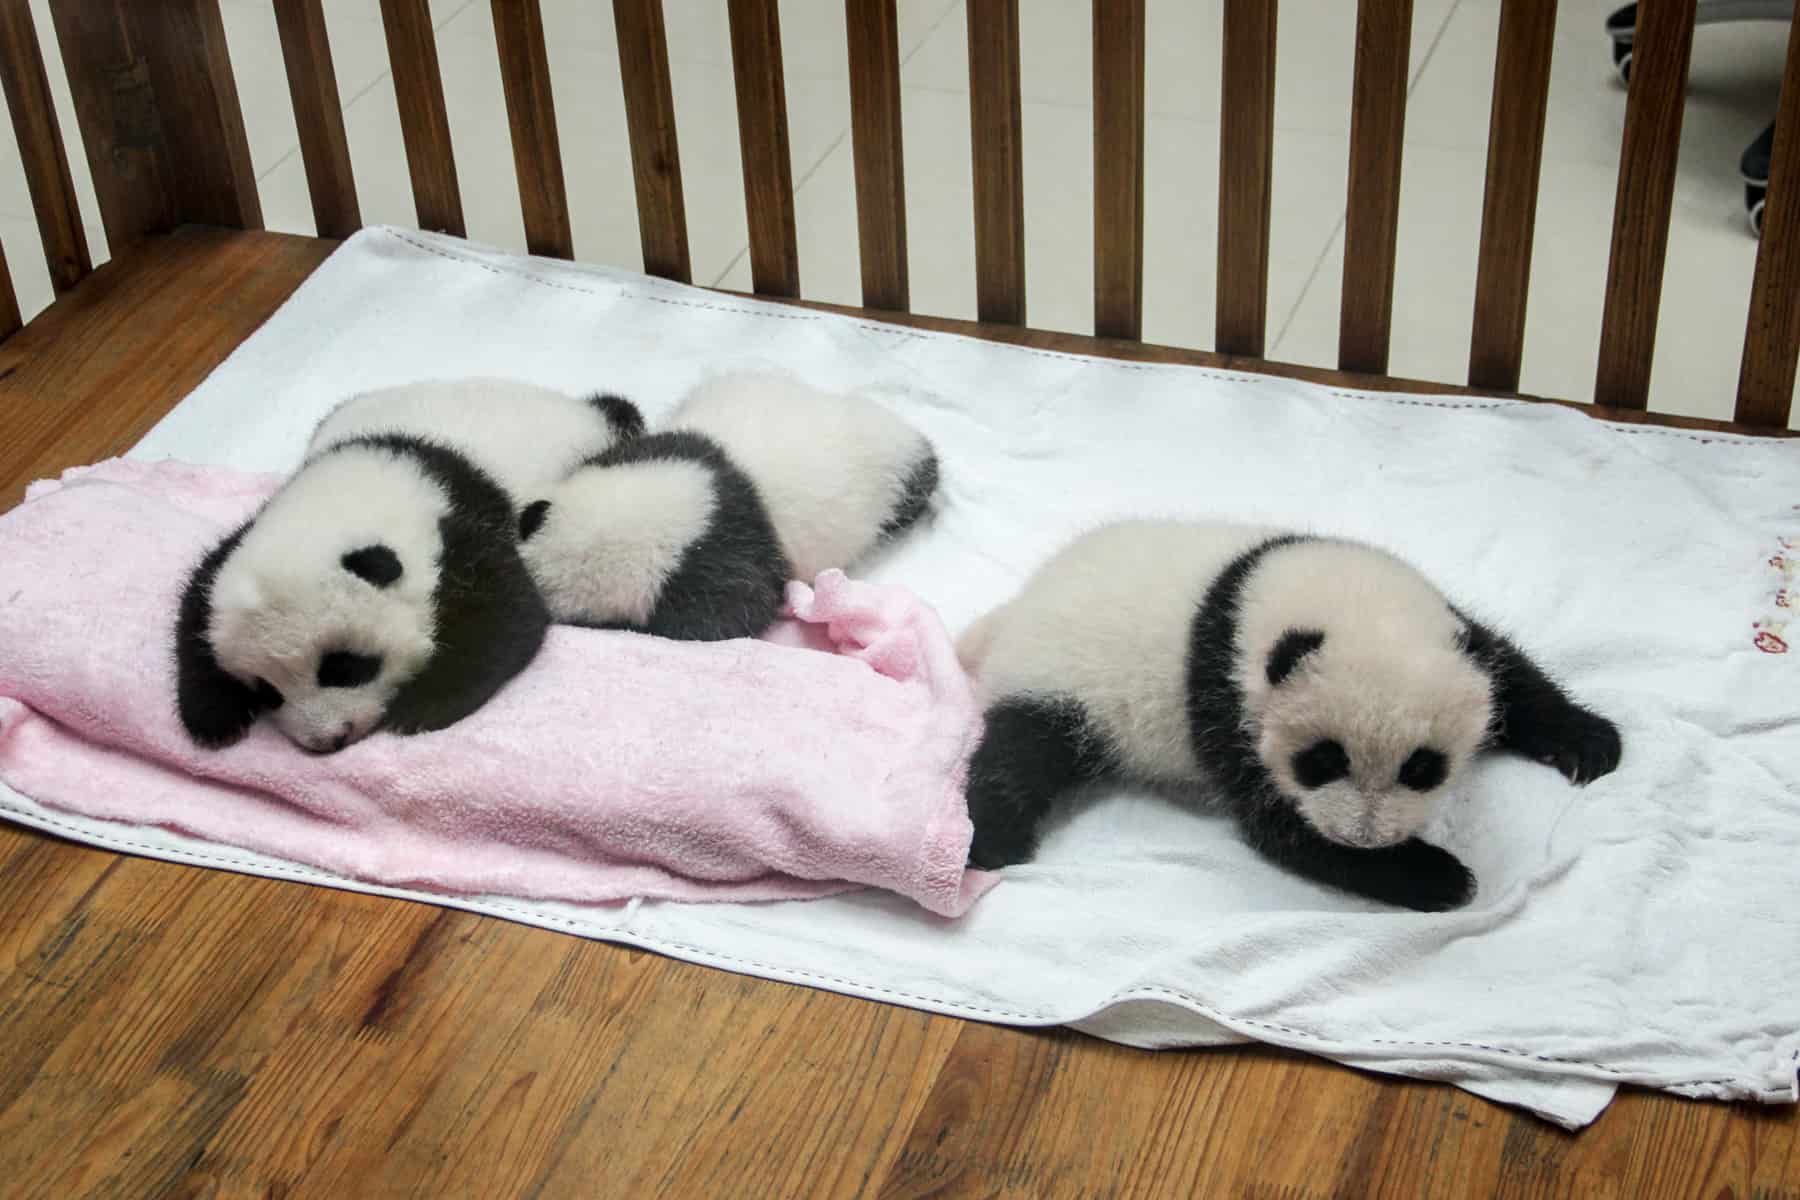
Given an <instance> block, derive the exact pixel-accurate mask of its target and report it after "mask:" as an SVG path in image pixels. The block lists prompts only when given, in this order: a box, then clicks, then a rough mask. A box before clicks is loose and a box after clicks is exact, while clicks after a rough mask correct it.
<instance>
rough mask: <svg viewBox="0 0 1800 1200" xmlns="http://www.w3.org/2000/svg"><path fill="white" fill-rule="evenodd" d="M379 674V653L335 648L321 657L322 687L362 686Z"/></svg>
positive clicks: (320, 680)
mask: <svg viewBox="0 0 1800 1200" xmlns="http://www.w3.org/2000/svg"><path fill="white" fill-rule="evenodd" d="M379 674H381V659H380V657H379V656H377V655H373V654H352V653H351V652H350V651H348V650H333V651H331V652H330V653H328V654H324V655H321V656H320V658H319V686H320V687H322V688H353V687H361V686H362V685H363V684H365V683H368V682H370V681H371V680H373V679H374V678H375V677H376V676H377V675H379Z"/></svg>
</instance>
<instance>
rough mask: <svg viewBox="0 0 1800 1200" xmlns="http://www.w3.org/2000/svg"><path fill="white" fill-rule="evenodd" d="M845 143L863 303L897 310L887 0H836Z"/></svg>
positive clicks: (896, 120) (895, 97)
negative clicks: (846, 76)
mask: <svg viewBox="0 0 1800 1200" xmlns="http://www.w3.org/2000/svg"><path fill="white" fill-rule="evenodd" d="M844 24H845V28H846V30H847V32H848V42H849V54H850V145H851V151H852V153H853V154H854V155H855V159H856V229H857V242H858V248H859V250H860V252H861V260H862V302H863V307H864V308H873V309H882V310H885V311H888V312H905V311H906V310H907V308H908V307H909V304H910V296H909V295H908V288H907V270H906V169H905V157H906V156H905V152H904V149H903V147H902V145H901V137H900V33H899V28H898V24H897V20H896V15H895V11H894V0H844Z"/></svg>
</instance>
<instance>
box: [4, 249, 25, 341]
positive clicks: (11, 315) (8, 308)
mask: <svg viewBox="0 0 1800 1200" xmlns="http://www.w3.org/2000/svg"><path fill="white" fill-rule="evenodd" d="M24 327H25V322H24V320H23V318H22V317H21V316H20V314H19V298H18V296H17V295H16V294H14V292H13V282H12V270H11V269H10V268H9V267H8V266H7V265H6V252H5V250H0V339H3V338H9V337H11V336H12V335H13V334H15V333H17V332H19V330H21V329H23V328H24Z"/></svg>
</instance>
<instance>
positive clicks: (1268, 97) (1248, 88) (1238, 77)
mask: <svg viewBox="0 0 1800 1200" xmlns="http://www.w3.org/2000/svg"><path fill="white" fill-rule="evenodd" d="M1222 56H1223V70H1222V71H1221V72H1220V79H1221V95H1220V98H1219V104H1220V111H1219V118H1220V125H1219V254H1218V264H1219V265H1218V311H1217V312H1216V313H1215V314H1214V344H1215V348H1216V349H1217V350H1218V351H1219V353H1221V354H1241V355H1244V356H1246V357H1249V358H1261V357H1262V355H1263V338H1264V336H1265V331H1266V330H1267V328H1268V315H1269V204H1270V198H1271V196H1272V194H1273V193H1272V191H1271V186H1270V185H1271V171H1272V168H1273V166H1274V161H1275V0H1225V29H1224V41H1223V47H1222Z"/></svg>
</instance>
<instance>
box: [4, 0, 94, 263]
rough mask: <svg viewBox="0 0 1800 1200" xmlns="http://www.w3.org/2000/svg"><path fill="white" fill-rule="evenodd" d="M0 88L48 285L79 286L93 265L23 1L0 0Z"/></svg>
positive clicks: (41, 58)
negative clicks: (40, 248) (2, 89)
mask: <svg viewBox="0 0 1800 1200" xmlns="http://www.w3.org/2000/svg"><path fill="white" fill-rule="evenodd" d="M0 86H4V88H5V91H6V107H7V109H8V110H9V111H10V112H11V114H12V126H13V136H14V137H15V138H16V139H17V140H18V143H19V157H20V159H21V162H22V165H23V167H24V170H25V186H26V188H27V189H28V190H29V191H30V192H31V209H32V212H33V213H34V214H35V215H36V217H37V227H38V237H39V238H40V239H41V240H42V241H43V244H44V262H45V263H46V264H47V265H48V266H49V268H50V286H51V287H52V288H54V289H55V291H56V292H57V294H59V295H60V294H61V293H63V292H66V291H68V290H69V289H70V288H72V287H74V286H75V285H76V284H77V283H79V282H81V280H82V278H83V277H85V276H86V275H87V273H88V272H89V271H91V270H93V269H94V263H93V260H92V258H90V257H89V255H88V244H87V233H86V232H85V231H84V230H83V229H82V227H81V209H80V207H79V205H78V204H77V202H76V199H75V184H74V182H73V181H72V180H71V178H70V176H69V155H68V152H67V151H66V150H65V149H64V148H63V140H62V130H61V129H60V128H59V127H58V124H57V120H56V105H55V103H54V102H53V101H52V100H51V98H50V78H49V76H48V75H47V74H46V73H45V71H44V55H43V52H42V50H41V49H40V48H39V45H38V36H37V29H36V27H35V26H34V25H33V23H32V19H31V5H30V3H29V0H0Z"/></svg>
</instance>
